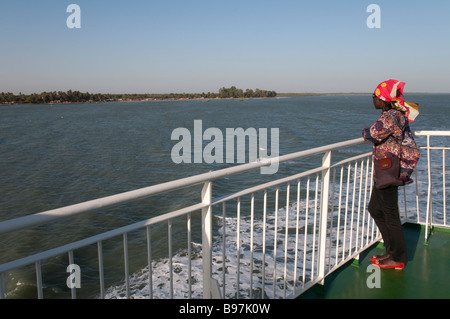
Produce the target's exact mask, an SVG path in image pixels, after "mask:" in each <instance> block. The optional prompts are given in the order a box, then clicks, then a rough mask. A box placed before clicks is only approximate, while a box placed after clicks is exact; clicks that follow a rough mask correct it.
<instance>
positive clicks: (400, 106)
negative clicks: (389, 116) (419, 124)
mask: <svg viewBox="0 0 450 319" xmlns="http://www.w3.org/2000/svg"><path fill="white" fill-rule="evenodd" d="M404 87H405V82H400V81H397V80H392V79H391V80H387V81H384V82H382V83H380V84H379V85H378V86H377V88H376V89H375V92H374V93H375V95H376V97H378V98H379V99H380V100H383V101H385V102H393V103H391V104H392V105H393V106H394V107H395V108H396V109H397V110H399V111H402V112H404V113H405V115H406V117H407V118H408V121H410V122H414V120H415V118H416V117H417V115H419V106H418V104H416V103H411V102H406V101H405V100H404V99H403V98H402V95H403V89H404ZM397 92H398V96H397Z"/></svg>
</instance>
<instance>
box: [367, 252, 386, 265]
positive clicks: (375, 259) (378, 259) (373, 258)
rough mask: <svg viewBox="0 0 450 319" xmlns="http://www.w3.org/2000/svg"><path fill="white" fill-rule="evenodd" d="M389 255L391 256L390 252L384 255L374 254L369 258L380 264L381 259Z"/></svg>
mask: <svg viewBox="0 0 450 319" xmlns="http://www.w3.org/2000/svg"><path fill="white" fill-rule="evenodd" d="M389 257H390V256H389V254H384V255H378V256H373V257H370V258H369V259H370V261H372V262H375V263H377V264H378V263H379V262H380V261H382V260H385V259H387V258H389Z"/></svg>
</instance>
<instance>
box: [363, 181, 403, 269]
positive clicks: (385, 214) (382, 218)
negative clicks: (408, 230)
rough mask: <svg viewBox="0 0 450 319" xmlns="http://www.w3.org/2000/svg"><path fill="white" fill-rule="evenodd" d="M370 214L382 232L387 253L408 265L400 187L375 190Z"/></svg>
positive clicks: (395, 259)
mask: <svg viewBox="0 0 450 319" xmlns="http://www.w3.org/2000/svg"><path fill="white" fill-rule="evenodd" d="M369 212H370V214H371V215H372V217H373V219H374V220H375V223H376V224H377V226H378V229H379V230H380V232H381V236H382V237H383V241H384V244H385V248H386V253H388V254H390V255H391V259H393V260H394V261H397V262H403V263H406V262H407V261H408V257H407V255H406V244H405V238H404V236H403V228H402V224H401V221H400V214H399V209H398V187H397V186H391V187H388V188H385V189H377V188H375V187H374V188H373V191H372V196H371V198H370V202H369Z"/></svg>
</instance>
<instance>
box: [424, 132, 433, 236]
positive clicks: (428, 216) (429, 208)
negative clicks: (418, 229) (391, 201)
mask: <svg viewBox="0 0 450 319" xmlns="http://www.w3.org/2000/svg"><path fill="white" fill-rule="evenodd" d="M430 146H431V145H430V135H427V168H428V195H427V213H426V216H425V244H426V243H428V236H429V233H428V232H429V231H428V223H430V228H431V225H432V224H433V218H432V215H433V202H432V193H431V190H432V187H431V152H430Z"/></svg>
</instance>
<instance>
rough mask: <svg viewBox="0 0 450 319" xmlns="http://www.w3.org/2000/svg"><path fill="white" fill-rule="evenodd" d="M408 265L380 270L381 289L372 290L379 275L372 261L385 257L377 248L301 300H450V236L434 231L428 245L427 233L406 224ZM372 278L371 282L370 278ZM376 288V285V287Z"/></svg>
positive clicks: (382, 251)
mask: <svg viewBox="0 0 450 319" xmlns="http://www.w3.org/2000/svg"><path fill="white" fill-rule="evenodd" d="M403 229H404V235H405V240H406V243H407V249H408V259H409V261H408V264H407V265H406V267H405V268H404V269H403V270H394V269H380V277H379V278H380V280H379V284H380V285H379V286H380V287H379V288H377V287H373V288H369V287H368V284H367V281H368V279H369V281H370V282H371V283H373V282H374V281H373V278H374V277H373V276H375V272H374V271H373V270H371V269H370V268H369V269H368V266H369V265H370V264H371V262H370V260H369V258H370V257H371V256H373V255H378V254H382V253H384V248H383V247H382V244H378V245H374V246H372V247H370V248H369V249H367V250H366V251H365V252H364V253H363V254H361V255H360V259H359V262H357V261H353V262H350V263H348V264H347V265H346V266H344V267H341V268H340V269H338V270H337V271H336V272H334V273H332V274H331V275H330V276H329V277H327V279H326V280H325V284H324V285H323V286H322V285H316V286H314V287H313V288H311V289H310V290H308V291H307V292H306V293H304V294H303V295H301V296H300V299H448V298H450V273H449V266H450V232H449V231H448V230H443V229H434V230H433V233H432V235H431V237H430V238H429V239H428V243H427V244H425V241H424V232H425V229H424V228H423V227H421V226H420V225H414V224H405V225H404V227H403ZM369 277H370V278H369ZM372 286H373V285H372Z"/></svg>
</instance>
